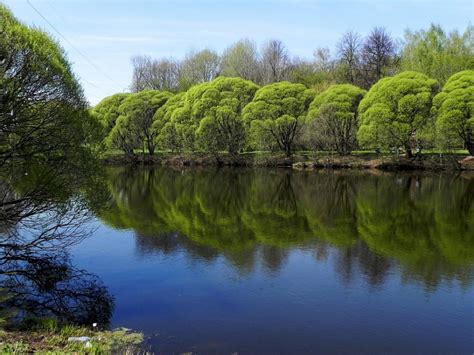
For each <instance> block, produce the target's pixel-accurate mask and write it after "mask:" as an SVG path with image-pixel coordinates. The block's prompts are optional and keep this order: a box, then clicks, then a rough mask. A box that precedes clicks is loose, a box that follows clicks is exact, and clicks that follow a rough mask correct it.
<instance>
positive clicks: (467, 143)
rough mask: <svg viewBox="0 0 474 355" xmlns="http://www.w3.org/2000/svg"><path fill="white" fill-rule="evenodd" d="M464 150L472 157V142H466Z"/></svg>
mask: <svg viewBox="0 0 474 355" xmlns="http://www.w3.org/2000/svg"><path fill="white" fill-rule="evenodd" d="M466 148H467V151H468V152H469V154H470V155H474V142H466Z"/></svg>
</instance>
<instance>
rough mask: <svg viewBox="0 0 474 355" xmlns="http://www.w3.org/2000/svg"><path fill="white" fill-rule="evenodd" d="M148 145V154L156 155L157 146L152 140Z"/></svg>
mask: <svg viewBox="0 0 474 355" xmlns="http://www.w3.org/2000/svg"><path fill="white" fill-rule="evenodd" d="M147 145H148V154H149V155H153V154H155V145H154V144H153V142H151V140H148V142H147Z"/></svg>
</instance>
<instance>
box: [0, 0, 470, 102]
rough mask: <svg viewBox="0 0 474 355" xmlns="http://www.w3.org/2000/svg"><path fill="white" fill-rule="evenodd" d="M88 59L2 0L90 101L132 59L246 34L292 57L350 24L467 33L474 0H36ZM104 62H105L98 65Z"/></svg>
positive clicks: (21, 2) (122, 74) (118, 83)
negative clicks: (69, 66)
mask: <svg viewBox="0 0 474 355" xmlns="http://www.w3.org/2000/svg"><path fill="white" fill-rule="evenodd" d="M29 1H30V3H31V4H32V5H33V6H34V7H35V8H37V9H38V10H39V11H40V12H41V13H42V14H43V15H44V16H45V17H46V18H47V19H48V21H49V22H51V23H52V24H53V25H54V26H55V27H56V28H57V29H58V30H59V31H60V32H61V33H62V34H63V35H64V36H65V37H66V38H67V40H68V41H69V42H71V43H72V44H73V46H74V47H75V48H77V49H78V50H79V51H80V52H81V53H83V54H85V55H86V57H87V58H89V59H90V61H92V62H93V63H94V65H92V64H91V63H90V62H88V61H87V60H86V59H84V58H83V57H82V56H81V55H80V54H79V53H78V52H77V51H76V50H75V49H74V48H73V47H72V46H71V45H70V44H69V43H68V41H66V40H64V39H63V38H61V37H60V36H58V35H57V34H56V33H55V32H54V30H53V29H52V28H51V27H50V26H49V25H48V24H47V23H46V22H45V21H44V20H43V19H42V18H41V17H40V16H39V15H38V14H37V13H36V12H35V11H34V10H33V8H32V7H31V6H30V5H29V4H28V3H27V0H0V2H3V3H5V4H6V5H7V6H8V7H10V9H11V10H12V11H13V13H14V14H15V16H16V17H17V18H19V19H20V20H22V21H23V22H25V23H27V24H30V25H36V26H39V27H41V28H43V29H45V30H47V31H48V32H50V33H52V35H53V36H54V37H55V38H56V39H57V40H59V42H60V43H61V44H62V45H63V47H64V48H65V49H66V51H67V53H68V57H69V59H70V61H71V62H72V63H73V68H74V70H75V72H76V74H77V75H78V77H79V78H80V79H81V81H82V83H83V86H84V90H85V92H86V95H87V98H88V100H89V101H90V102H91V103H92V104H95V103H97V102H98V101H99V100H100V99H102V98H103V97H105V96H107V95H111V94H113V93H116V92H120V91H124V90H127V88H128V85H129V84H130V78H131V75H132V68H131V65H130V57H131V56H133V55H137V54H147V55H151V56H153V57H162V56H166V57H175V58H180V57H182V56H183V55H184V54H185V53H186V52H187V51H188V50H189V49H202V48H211V49H215V50H217V51H219V52H221V51H222V50H223V49H224V48H225V47H227V46H228V45H229V44H231V43H232V42H235V41H237V40H239V39H240V38H250V39H253V40H255V41H257V43H259V44H260V43H261V42H262V41H265V40H268V39H271V38H278V39H281V40H282V41H283V42H284V43H285V44H286V45H287V47H288V49H289V50H290V52H291V54H292V55H297V56H300V57H311V56H312V53H313V51H314V50H315V49H316V48H318V47H329V48H330V49H331V50H334V47H335V44H336V42H337V40H338V39H339V37H340V36H341V34H342V33H343V32H345V31H346V30H348V29H352V30H355V31H357V32H359V33H360V34H362V35H365V34H367V33H368V32H369V31H370V30H371V29H372V28H373V27H374V26H384V27H385V28H386V29H387V30H388V31H389V32H390V33H391V34H392V35H393V36H394V37H397V38H402V36H403V33H404V30H405V29H406V28H410V29H421V28H427V27H428V26H429V24H430V23H432V22H434V23H439V24H441V25H442V26H443V27H444V28H445V29H446V30H448V31H451V30H454V29H458V30H461V31H464V29H465V28H466V26H467V25H468V24H469V23H472V20H473V18H474V1H473V0H443V1H441V0H434V1H433V0H432V1H428V0H411V1H408V0H402V1H394V0H355V1H349V0H333V1H330V0H324V1H320V0H313V1H311V0H262V1H259V0H253V1H251V0H240V1H239V0H220V1H218V0H213V1H211V0H194V1H193V0H173V1H172V0H155V1H152V0H133V1H132V0H129V1H125V0H95V1H93V0H89V1H86V0H29ZM97 67H98V68H97Z"/></svg>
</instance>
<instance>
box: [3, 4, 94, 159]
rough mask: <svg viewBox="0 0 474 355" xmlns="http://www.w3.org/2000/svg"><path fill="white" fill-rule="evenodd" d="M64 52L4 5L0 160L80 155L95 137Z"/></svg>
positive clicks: (92, 121)
mask: <svg viewBox="0 0 474 355" xmlns="http://www.w3.org/2000/svg"><path fill="white" fill-rule="evenodd" d="M86 108H87V102H86V100H85V98H84V94H83V92H82V88H81V87H80V85H79V83H78V81H77V79H76V77H75V76H74V74H73V73H72V71H71V65H70V63H69V62H68V61H67V59H66V57H65V55H64V51H63V49H62V48H60V47H59V46H58V44H57V43H56V42H54V41H53V40H52V39H51V38H50V37H49V36H48V35H47V34H46V33H45V32H43V31H41V30H39V29H36V28H30V27H27V26H25V25H23V24H22V23H21V22H19V21H18V20H16V19H15V18H14V17H13V15H12V14H11V13H10V11H9V10H8V9H7V8H6V7H5V6H3V5H1V4H0V161H1V164H0V165H2V166H3V164H4V163H5V162H6V161H9V162H10V163H13V162H14V159H21V160H22V161H25V160H27V159H30V160H32V159H35V160H36V159H44V160H47V159H51V160H53V159H58V158H59V157H65V156H67V155H77V153H79V151H80V150H81V149H78V147H84V143H86V144H87V143H90V142H91V141H90V139H92V138H95V136H94V131H96V126H97V125H96V124H95V122H94V120H92V119H91V118H90V116H89V115H88V113H87V110H86Z"/></svg>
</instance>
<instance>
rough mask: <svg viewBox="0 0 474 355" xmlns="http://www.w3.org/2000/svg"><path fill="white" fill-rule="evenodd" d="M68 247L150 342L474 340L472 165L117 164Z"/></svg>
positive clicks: (217, 345)
mask: <svg viewBox="0 0 474 355" xmlns="http://www.w3.org/2000/svg"><path fill="white" fill-rule="evenodd" d="M107 186H108V189H109V192H110V201H109V208H108V209H105V210H102V211H100V212H97V213H96V216H97V219H96V222H94V223H96V224H97V227H98V229H97V231H96V232H95V233H94V235H93V236H92V237H91V238H89V239H87V240H85V241H84V242H82V243H81V244H80V245H77V246H75V247H74V248H73V250H72V254H73V261H74V263H75V264H77V265H78V267H81V268H85V269H87V270H88V271H89V272H91V273H94V274H96V275H97V276H99V277H100V278H101V279H102V281H103V282H104V284H105V285H106V286H107V287H108V289H109V292H110V293H111V294H112V295H113V296H114V297H115V311H114V314H113V318H112V324H113V326H126V327H129V328H133V329H137V330H141V331H143V332H144V333H145V334H146V335H147V337H148V346H150V347H151V348H152V349H153V350H154V351H156V352H158V353H163V352H164V353H172V352H175V353H180V352H198V353H236V352H238V353H239V354H246V353H324V354H326V353H382V352H383V353H452V354H472V353H473V351H474V286H473V281H474V176H472V175H469V174H466V173H464V174H458V175H444V174H427V173H418V174H387V173H368V172H344V171H340V172H298V171H288V170H243V169H220V170H218V169H208V170H185V171H176V170H172V169H155V170H146V169H135V170H131V169H129V170H126V169H111V170H110V171H109V172H108V181H107Z"/></svg>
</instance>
